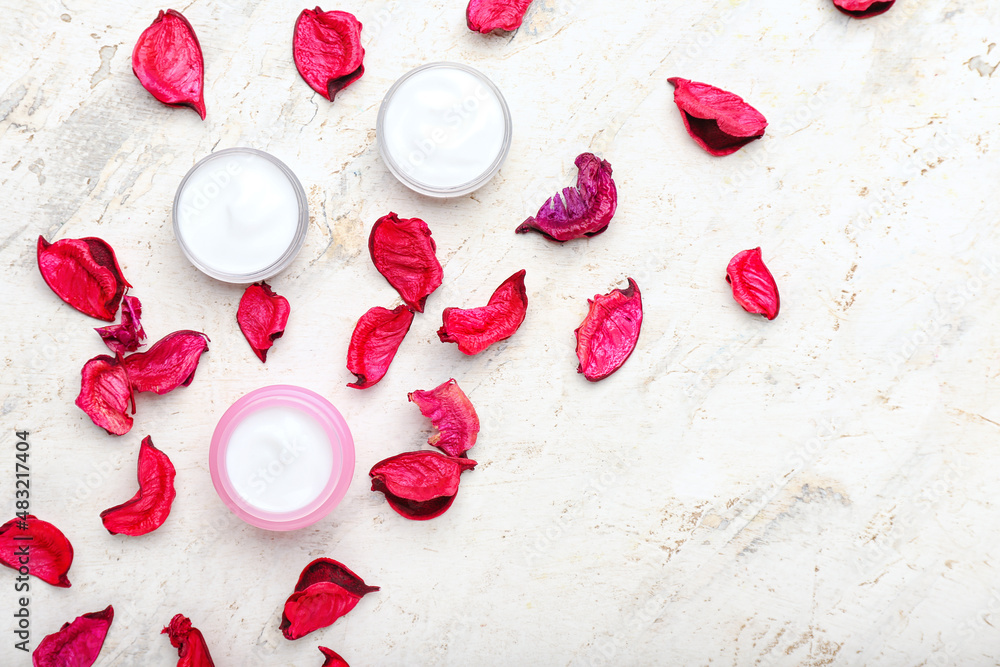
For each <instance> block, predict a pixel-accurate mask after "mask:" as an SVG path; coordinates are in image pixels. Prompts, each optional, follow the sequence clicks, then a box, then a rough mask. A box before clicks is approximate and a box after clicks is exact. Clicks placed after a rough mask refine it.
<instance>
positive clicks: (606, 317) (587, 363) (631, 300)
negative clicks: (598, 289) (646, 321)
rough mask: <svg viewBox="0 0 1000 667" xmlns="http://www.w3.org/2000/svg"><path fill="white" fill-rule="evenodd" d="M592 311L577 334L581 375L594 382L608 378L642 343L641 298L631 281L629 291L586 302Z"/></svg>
mask: <svg viewBox="0 0 1000 667" xmlns="http://www.w3.org/2000/svg"><path fill="white" fill-rule="evenodd" d="M587 303H588V304H589V305H590V311H589V312H588V313H587V317H585V318H584V320H583V324H581V325H580V327H579V328H578V329H577V330H576V331H575V332H574V333H575V334H576V356H577V358H578V359H579V360H580V366H579V368H577V369H576V370H577V372H578V373H583V376H584V377H585V378H587V379H588V380H590V381H591V382H597V381H598V380H603V379H604V378H606V377H608V376H609V375H611V374H612V373H614V372H615V371H616V370H618V369H619V368H621V367H622V364H624V363H625V360H626V359H628V358H629V355H631V354H632V350H634V349H635V344H636V342H638V340H639V329H640V328H641V327H642V295H641V294H640V293H639V286H638V285H636V284H635V281H634V280H632V279H631V278H629V279H628V287H626V288H625V289H623V290H622V289H615V290H611V292H609V293H607V294H605V295H603V296H602V295H600V294H598V295H596V296H594V299H593V300H590V299H587Z"/></svg>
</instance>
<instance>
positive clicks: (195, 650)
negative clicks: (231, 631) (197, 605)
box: [160, 614, 215, 667]
mask: <svg viewBox="0 0 1000 667" xmlns="http://www.w3.org/2000/svg"><path fill="white" fill-rule="evenodd" d="M160 634H161V635H163V634H166V635H168V636H169V638H170V644H171V646H173V647H174V648H175V649H177V655H178V657H179V659H178V660H177V667H215V663H214V662H212V656H211V655H210V654H209V652H208V645H207V644H206V643H205V637H204V636H203V635H202V634H201V630H199V629H198V628H196V627H194V626H193V625H191V619H189V618H188V617H187V616H185V615H184V614H177V615H176V616H174V617H173V618H172V619H170V625H168V626H167V627H165V628H163V630H161V631H160Z"/></svg>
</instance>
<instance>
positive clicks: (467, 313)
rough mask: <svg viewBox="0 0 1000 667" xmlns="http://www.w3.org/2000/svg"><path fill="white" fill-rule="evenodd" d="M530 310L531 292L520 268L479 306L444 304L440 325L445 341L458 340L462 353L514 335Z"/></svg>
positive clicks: (481, 348)
mask: <svg viewBox="0 0 1000 667" xmlns="http://www.w3.org/2000/svg"><path fill="white" fill-rule="evenodd" d="M527 311H528V293H527V292H526V291H525V289H524V269H521V270H520V271H518V272H517V273H515V274H514V275H512V276H511V277H510V278H508V279H507V280H505V281H503V283H501V285H500V287H498V288H497V289H496V291H495V292H493V296H491V297H490V302H489V304H488V305H485V306H482V307H480V308H469V309H467V310H466V309H463V308H445V309H444V312H443V313H442V315H441V319H442V320H443V323H444V325H443V326H442V327H441V328H440V329H438V338H440V339H441V342H442V343H458V349H459V350H461V351H462V353H463V354H469V355H472V354H479V353H480V352H482V351H483V350H485V349H486V348H488V347H489V346H490V345H492V344H493V343H496V342H499V341H501V340H504V339H506V338H510V337H511V336H513V335H514V332H516V331H517V330H518V328H519V327H520V326H521V322H523V321H524V315H525V313H526V312H527Z"/></svg>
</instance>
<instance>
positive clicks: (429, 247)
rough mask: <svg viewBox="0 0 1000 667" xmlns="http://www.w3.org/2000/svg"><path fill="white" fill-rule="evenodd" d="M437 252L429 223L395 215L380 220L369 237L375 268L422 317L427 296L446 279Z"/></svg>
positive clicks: (369, 249) (390, 214)
mask: <svg viewBox="0 0 1000 667" xmlns="http://www.w3.org/2000/svg"><path fill="white" fill-rule="evenodd" d="M436 250H437V245H435V243H434V239H432V238H431V230H430V229H429V228H428V227H427V223H426V222H424V221H423V220H421V219H420V218H404V219H402V220H401V219H400V218H399V217H398V216H397V215H396V214H395V213H389V215H385V216H382V217H381V218H379V219H378V220H377V221H376V222H375V224H374V225H373V226H372V231H371V235H369V237H368V252H369V253H370V254H371V258H372V263H373V264H374V265H375V268H376V269H378V272H379V273H381V274H382V275H383V276H385V279H386V280H388V281H389V284H390V285H392V286H393V288H395V290H396V291H397V292H399V296H401V297H403V301H404V302H406V305H407V306H409V307H410V308H412V309H413V310H415V311H417V312H418V313H422V312H424V303H425V302H426V301H427V296H428V295H429V294H430V293H431V292H433V291H434V290H436V289H437V288H438V287H440V285H441V280H442V279H443V278H444V271H443V270H442V268H441V263H440V262H439V261H438V258H437V255H435V251H436Z"/></svg>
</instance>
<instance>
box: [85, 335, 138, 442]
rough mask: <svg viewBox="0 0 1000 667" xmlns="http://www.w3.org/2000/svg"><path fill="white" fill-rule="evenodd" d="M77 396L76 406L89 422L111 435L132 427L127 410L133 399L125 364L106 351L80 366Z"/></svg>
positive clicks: (133, 412)
mask: <svg viewBox="0 0 1000 667" xmlns="http://www.w3.org/2000/svg"><path fill="white" fill-rule="evenodd" d="M81 376H82V381H81V383H80V395H79V396H77V397H76V405H77V407H79V408H80V409H81V410H83V411H84V412H85V413H87V416H88V417H90V419H91V421H93V422H94V423H95V424H97V425H98V426H100V427H101V428H103V429H104V430H105V431H107V432H108V433H110V434H111V435H124V434H126V433H128V432H129V430H130V429H131V428H132V417H130V416H129V415H128V413H127V412H126V410H127V409H128V405H129V403H130V402H131V403H132V414H135V398H134V397H133V395H132V386H131V385H130V384H129V376H128V373H127V372H126V370H125V366H123V365H122V362H121V361H120V358H119V359H115V358H114V357H109V356H107V355H106V354H102V355H100V356H97V357H94V358H93V359H91V360H90V361H88V362H87V363H86V364H84V365H83V370H82V371H81Z"/></svg>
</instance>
